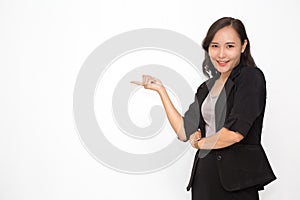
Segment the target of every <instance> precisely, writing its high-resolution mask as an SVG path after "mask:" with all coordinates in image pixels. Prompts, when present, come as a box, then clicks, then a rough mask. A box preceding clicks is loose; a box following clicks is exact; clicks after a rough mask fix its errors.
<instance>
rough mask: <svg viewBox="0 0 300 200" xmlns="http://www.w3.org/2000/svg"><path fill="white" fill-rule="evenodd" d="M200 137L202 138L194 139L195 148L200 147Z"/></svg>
mask: <svg viewBox="0 0 300 200" xmlns="http://www.w3.org/2000/svg"><path fill="white" fill-rule="evenodd" d="M201 139H202V138H199V139H197V140H195V142H194V146H195V147H196V149H200V146H199V142H200V140H201Z"/></svg>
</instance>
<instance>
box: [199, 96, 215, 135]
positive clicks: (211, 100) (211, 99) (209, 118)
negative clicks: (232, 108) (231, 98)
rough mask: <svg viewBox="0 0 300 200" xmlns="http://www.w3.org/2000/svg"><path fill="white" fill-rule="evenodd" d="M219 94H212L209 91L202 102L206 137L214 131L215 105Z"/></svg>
mask: <svg viewBox="0 0 300 200" xmlns="http://www.w3.org/2000/svg"><path fill="white" fill-rule="evenodd" d="M218 97H219V96H212V94H211V92H209V93H208V95H207V97H206V98H205V100H204V101H203V103H202V106H201V112H202V116H203V119H204V121H205V132H206V137H208V136H211V135H213V134H215V133H216V120H215V105H216V102H217V99H218Z"/></svg>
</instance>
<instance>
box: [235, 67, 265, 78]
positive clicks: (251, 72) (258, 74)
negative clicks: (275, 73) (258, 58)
mask: <svg viewBox="0 0 300 200" xmlns="http://www.w3.org/2000/svg"><path fill="white" fill-rule="evenodd" d="M240 75H241V76H244V77H245V76H246V77H251V78H264V77H265V76H264V73H263V72H262V70H261V69H260V68H258V67H250V66H244V67H242V68H241V70H240Z"/></svg>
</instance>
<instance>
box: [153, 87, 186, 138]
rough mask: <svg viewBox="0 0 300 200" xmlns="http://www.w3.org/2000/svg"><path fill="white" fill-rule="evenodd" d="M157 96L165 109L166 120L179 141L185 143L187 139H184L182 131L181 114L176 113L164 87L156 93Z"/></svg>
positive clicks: (184, 135)
mask: <svg viewBox="0 0 300 200" xmlns="http://www.w3.org/2000/svg"><path fill="white" fill-rule="evenodd" d="M158 94H159V96H160V98H161V101H162V103H163V106H164V108H165V111H166V115H167V118H168V120H169V122H170V124H171V126H172V128H173V130H174V131H175V133H176V134H177V137H178V138H179V140H181V141H186V140H187V138H186V134H185V131H184V125H183V118H182V116H181V114H180V113H179V112H178V111H177V109H176V108H175V106H174V105H173V103H172V101H171V99H170V97H169V95H168V93H167V91H166V89H165V88H164V87H162V88H161V89H160V90H159V91H158Z"/></svg>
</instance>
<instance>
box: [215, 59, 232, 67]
mask: <svg viewBox="0 0 300 200" xmlns="http://www.w3.org/2000/svg"><path fill="white" fill-rule="evenodd" d="M228 62H229V60H228V61H223V60H222V61H221V60H217V63H218V64H219V65H220V66H221V67H224V66H225V65H226V64H227V63H228Z"/></svg>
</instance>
